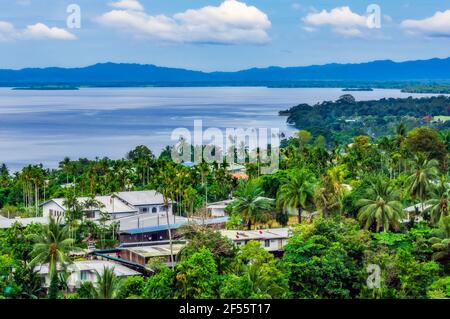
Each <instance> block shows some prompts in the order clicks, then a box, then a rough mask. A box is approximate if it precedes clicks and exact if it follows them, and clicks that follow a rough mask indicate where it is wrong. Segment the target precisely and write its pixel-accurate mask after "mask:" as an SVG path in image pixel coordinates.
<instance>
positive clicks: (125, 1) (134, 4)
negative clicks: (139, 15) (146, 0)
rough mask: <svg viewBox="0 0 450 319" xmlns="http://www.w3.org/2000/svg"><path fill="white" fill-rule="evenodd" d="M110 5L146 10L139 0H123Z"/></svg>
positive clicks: (126, 8)
mask: <svg viewBox="0 0 450 319" xmlns="http://www.w3.org/2000/svg"><path fill="white" fill-rule="evenodd" d="M110 5H111V6H112V7H114V8H117V9H125V10H137V11H144V7H143V6H142V4H140V3H139V1H137V0H121V1H117V2H113V3H111V4H110Z"/></svg>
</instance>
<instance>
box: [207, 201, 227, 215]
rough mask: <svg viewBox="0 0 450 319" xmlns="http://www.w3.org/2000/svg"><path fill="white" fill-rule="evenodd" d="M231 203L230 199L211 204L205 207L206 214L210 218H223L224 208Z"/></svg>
mask: <svg viewBox="0 0 450 319" xmlns="http://www.w3.org/2000/svg"><path fill="white" fill-rule="evenodd" d="M231 202H233V200H232V199H228V200H224V201H221V202H216V203H211V204H209V205H208V206H207V208H208V214H209V215H210V216H212V217H225V216H227V214H226V213H225V208H226V207H227V206H228V205H230V203H231Z"/></svg>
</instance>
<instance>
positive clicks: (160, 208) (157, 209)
mask: <svg viewBox="0 0 450 319" xmlns="http://www.w3.org/2000/svg"><path fill="white" fill-rule="evenodd" d="M135 207H136V209H137V210H138V212H139V213H141V214H143V213H152V214H155V215H156V214H158V213H165V212H166V211H165V209H164V205H140V206H135ZM168 209H169V215H172V205H169V207H168Z"/></svg>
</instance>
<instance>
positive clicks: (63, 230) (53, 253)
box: [30, 217, 74, 299]
mask: <svg viewBox="0 0 450 319" xmlns="http://www.w3.org/2000/svg"><path fill="white" fill-rule="evenodd" d="M30 239H31V240H32V241H33V242H34V246H33V250H32V252H31V255H32V256H33V257H34V258H33V259H32V260H31V262H30V267H34V266H36V265H38V264H45V263H48V267H49V277H50V288H49V292H53V293H52V294H50V295H49V298H51V299H54V298H56V295H55V292H57V286H56V287H54V285H58V280H57V276H58V275H57V267H58V265H60V266H63V265H67V264H69V263H70V262H71V260H70V258H69V256H68V253H69V250H70V249H71V246H72V245H73V244H74V240H73V239H71V238H69V229H68V228H67V226H62V225H61V224H60V222H59V220H55V219H54V218H52V217H50V219H49V223H48V225H45V226H43V229H42V232H41V233H39V234H32V235H30Z"/></svg>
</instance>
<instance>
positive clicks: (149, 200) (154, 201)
mask: <svg viewBox="0 0 450 319" xmlns="http://www.w3.org/2000/svg"><path fill="white" fill-rule="evenodd" d="M116 196H117V197H119V198H121V199H123V200H125V201H126V202H128V203H129V204H131V205H134V206H142V205H158V204H159V205H162V204H164V199H163V195H162V194H161V193H158V192H157V191H154V190H150V191H137V192H119V193H116Z"/></svg>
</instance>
